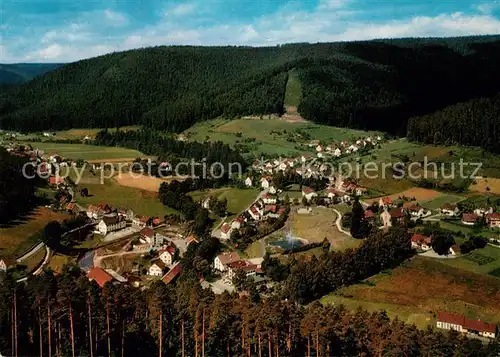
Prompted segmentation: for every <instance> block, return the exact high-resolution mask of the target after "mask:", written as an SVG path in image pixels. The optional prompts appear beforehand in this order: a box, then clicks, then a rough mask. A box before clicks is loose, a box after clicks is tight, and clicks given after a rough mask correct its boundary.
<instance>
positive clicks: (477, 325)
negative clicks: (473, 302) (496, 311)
mask: <svg viewBox="0 0 500 357" xmlns="http://www.w3.org/2000/svg"><path fill="white" fill-rule="evenodd" d="M436 325H437V327H438V328H440V329H444V330H455V331H458V332H461V333H467V334H469V335H478V336H481V337H487V338H495V337H496V335H497V326H496V325H493V324H490V323H487V322H484V321H480V320H472V319H468V318H466V317H465V316H461V315H455V314H449V313H447V312H438V316H437V323H436Z"/></svg>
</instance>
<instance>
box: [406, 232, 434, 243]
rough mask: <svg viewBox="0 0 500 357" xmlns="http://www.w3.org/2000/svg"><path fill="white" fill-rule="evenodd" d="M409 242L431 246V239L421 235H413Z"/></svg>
mask: <svg viewBox="0 0 500 357" xmlns="http://www.w3.org/2000/svg"><path fill="white" fill-rule="evenodd" d="M411 241H412V242H415V243H420V244H422V243H425V244H431V238H430V237H427V236H424V235H423V234H418V233H416V234H414V235H413V237H411Z"/></svg>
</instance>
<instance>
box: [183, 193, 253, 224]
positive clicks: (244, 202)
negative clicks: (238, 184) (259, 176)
mask: <svg viewBox="0 0 500 357" xmlns="http://www.w3.org/2000/svg"><path fill="white" fill-rule="evenodd" d="M258 193H259V191H258V190H257V189H239V188H229V187H225V188H220V189H213V190H208V191H194V192H190V193H189V195H190V196H191V197H193V200H195V201H199V200H201V199H203V198H205V197H208V196H214V197H217V199H219V200H221V199H223V198H225V199H227V209H228V211H229V213H230V216H229V217H233V216H235V215H237V214H239V213H241V212H242V211H243V210H245V209H246V208H247V207H248V206H249V205H250V204H251V203H252V202H253V201H254V200H255V198H256V197H257V195H258Z"/></svg>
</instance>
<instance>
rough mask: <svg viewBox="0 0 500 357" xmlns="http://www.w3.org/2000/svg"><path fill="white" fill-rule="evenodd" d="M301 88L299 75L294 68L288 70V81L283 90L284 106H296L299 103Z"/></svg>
mask: <svg viewBox="0 0 500 357" xmlns="http://www.w3.org/2000/svg"><path fill="white" fill-rule="evenodd" d="M301 94H302V89H301V86H300V80H299V76H298V73H297V71H296V70H291V71H290V72H288V81H287V83H286V90H285V101H284V103H285V106H290V107H295V108H297V107H298V106H299V104H300V97H301Z"/></svg>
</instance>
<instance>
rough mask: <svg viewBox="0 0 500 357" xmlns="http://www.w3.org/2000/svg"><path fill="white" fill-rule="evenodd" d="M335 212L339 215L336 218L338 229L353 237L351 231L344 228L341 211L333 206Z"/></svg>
mask: <svg viewBox="0 0 500 357" xmlns="http://www.w3.org/2000/svg"><path fill="white" fill-rule="evenodd" d="M332 209H333V212H335V214H336V215H337V219H336V220H335V225H336V226H337V229H338V230H339V231H340V232H342V233H344V234H347V235H348V236H349V237H352V235H351V232H348V231H346V230H345V229H344V228H342V224H341V220H342V214H341V213H340V211H338V210H336V209H335V208H332Z"/></svg>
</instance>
